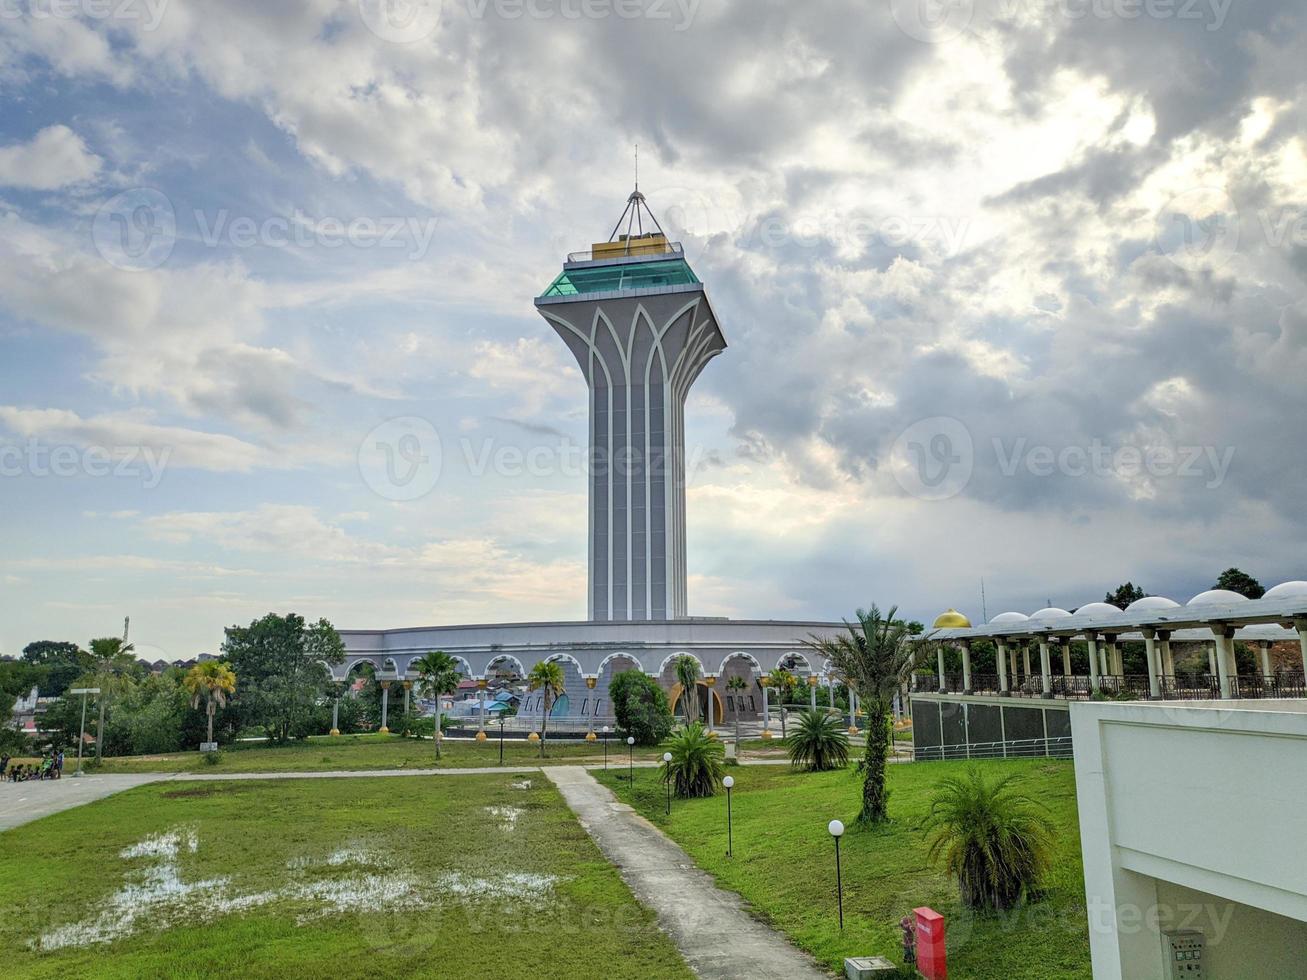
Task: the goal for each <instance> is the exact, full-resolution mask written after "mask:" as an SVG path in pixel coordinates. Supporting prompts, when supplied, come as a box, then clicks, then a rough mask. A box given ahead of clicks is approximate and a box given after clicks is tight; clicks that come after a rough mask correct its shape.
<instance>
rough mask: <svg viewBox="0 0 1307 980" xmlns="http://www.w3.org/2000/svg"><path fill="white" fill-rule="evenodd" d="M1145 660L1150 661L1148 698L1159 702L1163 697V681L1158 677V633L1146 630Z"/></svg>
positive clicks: (1144, 632)
mask: <svg viewBox="0 0 1307 980" xmlns="http://www.w3.org/2000/svg"><path fill="white" fill-rule="evenodd" d="M1143 634H1144V659H1145V660H1147V661H1148V696H1149V697H1150V698H1152V699H1153V700H1157V699H1158V698H1160V697H1161V696H1162V681H1161V678H1159V677H1158V676H1157V631H1156V630H1150V629H1145V630H1144V631H1143Z"/></svg>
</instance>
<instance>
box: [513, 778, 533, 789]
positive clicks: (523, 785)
mask: <svg viewBox="0 0 1307 980" xmlns="http://www.w3.org/2000/svg"><path fill="white" fill-rule="evenodd" d="M530 788H531V780H529V779H519V780H518V781H517V782H515V783H514V784H513V789H530Z"/></svg>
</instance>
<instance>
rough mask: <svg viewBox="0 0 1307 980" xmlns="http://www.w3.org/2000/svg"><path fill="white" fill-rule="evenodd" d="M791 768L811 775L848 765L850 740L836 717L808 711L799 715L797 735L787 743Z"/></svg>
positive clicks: (822, 712)
mask: <svg viewBox="0 0 1307 980" xmlns="http://www.w3.org/2000/svg"><path fill="white" fill-rule="evenodd" d="M785 744H786V748H787V749H788V750H789V753H790V765H792V766H802V767H803V768H804V769H807V770H808V771H809V772H824V771H825V770H827V769H843V768H844V767H845V766H847V765H848V764H849V736H848V735H847V734H846V733H845V731H844V723H843V722H842V721H841V720H840V718H839V717H838V716H836V715H832V714H829V713H827V712H825V711H814V710H812V709H809V710H807V711H803V712H800V713H799V724H798V725H797V726H796V727H795V729H794V734H793V735H791V736H790V737H789V738H788V739H786V743H785Z"/></svg>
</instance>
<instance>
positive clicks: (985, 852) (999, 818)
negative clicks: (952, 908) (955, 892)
mask: <svg viewBox="0 0 1307 980" xmlns="http://www.w3.org/2000/svg"><path fill="white" fill-rule="evenodd" d="M1013 778H1014V774H1009V775H1006V776H1003V777H1001V778H998V779H994V780H988V779H986V778H985V775H984V774H983V773H982V772H981V771H980V770H979V769H976V768H971V769H968V770H967V772H966V773H965V774H964V775H962V776H947V777H945V778H944V779H942V780H941V781H940V784H939V788H938V790H937V791H936V793H935V795H934V797H933V798H932V799H931V803H930V809H929V811H927V814H926V818H925V820H924V821H923V824H922V826H923V828H924V829H925V830H926V831H927V832H928V833H929V838H928V846H929V850H928V852H927V853H928V856H929V858H930V860H931V861H934V862H939V863H941V864H943V866H944V869H945V870H946V871H947V872H948V873H949V874H950V875H952V876H953V877H955V878H957V880H958V886H959V888H960V889H961V892H962V901H963V902H964V903H965V904H966V905H967V906H968V907H970V908H973V909H980V910H986V911H994V910H1004V909H1010V908H1012V907H1013V906H1014V905H1016V904H1017V902H1018V901H1020V900H1021V897H1022V895H1029V894H1030V893H1031V892H1033V891H1034V890H1035V888H1036V886H1037V885H1038V883H1039V879H1040V877H1041V876H1042V875H1043V874H1044V873H1045V872H1047V871H1048V869H1049V868H1050V867H1051V866H1052V863H1053V828H1052V823H1051V821H1050V820H1049V817H1048V814H1047V811H1046V808H1044V806H1043V805H1042V804H1041V803H1039V802H1038V801H1037V800H1035V799H1033V798H1032V797H1030V796H1027V795H1026V794H1025V793H1022V792H1019V791H1018V790H1016V789H1014V788H1013V787H1012V780H1013Z"/></svg>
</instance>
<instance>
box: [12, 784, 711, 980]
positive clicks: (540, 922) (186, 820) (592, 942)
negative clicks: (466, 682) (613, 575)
mask: <svg viewBox="0 0 1307 980" xmlns="http://www.w3.org/2000/svg"><path fill="white" fill-rule="evenodd" d="M0 909H3V910H4V911H3V914H0V947H2V948H3V949H4V950H5V967H4V975H5V976H7V977H66V976H91V975H94V976H96V977H141V976H152V977H161V976H167V977H200V976H239V977H333V978H334V977H367V978H369V980H377V978H382V977H405V976H419V975H423V976H442V977H468V978H473V977H485V976H502V975H508V974H513V973H519V972H520V973H523V974H524V975H525V974H530V975H532V976H536V977H546V978H559V980H562V978H569V980H571V978H586V977H593V978H596V980H600V978H611V977H630V978H643V977H667V978H687V980H688V978H690V977H691V973H690V971H689V969H688V968H687V967H686V966H685V964H684V962H683V960H682V959H681V957H680V954H679V953H678V952H677V951H676V949H675V947H674V946H673V945H672V944H671V941H670V940H668V939H667V938H666V937H665V936H664V935H663V934H662V933H661V932H659V931H658V929H657V927H656V925H655V924H654V921H653V917H652V915H651V914H650V913H648V912H647V911H646V910H644V909H643V908H641V907H640V906H639V905H638V904H637V903H636V902H635V900H634V898H633V897H632V895H631V893H630V891H629V890H628V889H627V887H626V885H625V884H624V883H623V882H622V880H621V878H620V877H619V876H618V874H617V872H616V870H614V869H613V868H612V866H611V865H609V864H608V862H607V861H605V860H604V859H603V857H602V856H601V855H600V853H599V851H598V849H597V848H596V847H595V845H594V844H593V843H592V842H591V840H590V838H589V837H588V836H587V835H586V833H585V831H584V830H583V829H582V828H581V827H580V825H579V824H578V823H577V822H576V819H575V818H574V817H573V816H572V814H571V812H570V811H569V810H568V809H567V807H566V805H565V804H564V803H563V801H562V800H561V799H560V797H559V796H558V794H557V792H556V791H555V790H554V788H553V787H552V786H551V785H550V784H549V783H548V781H546V780H544V779H543V778H541V777H540V776H538V775H537V776H535V777H524V776H513V775H508V774H505V775H487V776H466V777H462V778H459V779H457V780H440V781H439V782H432V781H431V780H429V779H419V778H414V779H407V778H403V777H399V778H393V777H392V778H384V779H351V780H332V779H322V780H291V781H279V780H274V781H254V782H240V783H224V782H215V783H204V784H190V785H179V784H176V783H170V784H158V785H150V786H144V787H140V788H138V789H134V790H131V791H128V792H125V793H122V794H119V795H117V796H113V797H110V798H108V799H105V800H101V801H99V802H97V803H92V804H89V805H87V806H84V807H80V808H76V809H72V810H68V811H65V812H64V813H60V814H56V815H55V816H51V817H47V818H45V819H43V820H39V821H36V822H34V823H30V824H27V825H25V826H22V827H19V828H17V829H15V830H11V831H8V832H6V833H4V834H0Z"/></svg>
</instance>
